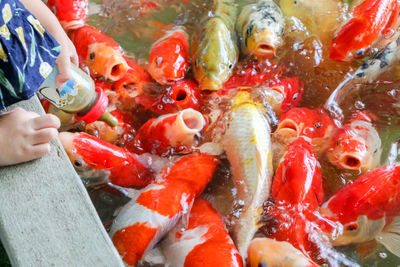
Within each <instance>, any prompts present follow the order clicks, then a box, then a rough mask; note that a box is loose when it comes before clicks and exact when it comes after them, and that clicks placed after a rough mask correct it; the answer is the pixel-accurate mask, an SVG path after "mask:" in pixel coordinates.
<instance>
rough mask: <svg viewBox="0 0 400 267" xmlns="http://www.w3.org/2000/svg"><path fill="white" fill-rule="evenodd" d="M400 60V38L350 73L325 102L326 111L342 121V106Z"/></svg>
mask: <svg viewBox="0 0 400 267" xmlns="http://www.w3.org/2000/svg"><path fill="white" fill-rule="evenodd" d="M399 59H400V37H399V38H397V39H396V40H395V41H393V42H391V43H390V44H389V45H387V46H386V48H385V49H384V50H383V51H382V52H380V53H378V54H376V55H374V56H373V57H372V58H371V59H369V60H367V61H366V62H365V63H364V64H362V65H361V67H359V68H358V69H357V70H356V71H355V72H349V73H347V74H346V75H345V78H344V80H343V81H342V82H341V83H340V84H339V85H338V86H337V87H336V89H335V90H334V91H333V92H332V94H331V95H330V96H329V98H328V100H327V101H326V102H325V105H324V107H325V109H326V110H328V111H329V112H330V114H331V115H332V116H334V118H335V119H339V120H340V119H342V117H343V115H342V114H343V112H342V110H341V108H340V106H339V105H340V104H341V103H343V101H344V100H345V99H346V98H348V97H351V96H352V95H353V94H354V93H356V92H358V91H359V90H360V89H361V88H362V85H363V84H366V83H369V82H373V81H374V80H376V78H378V77H379V75H381V74H382V73H384V72H386V71H388V70H389V69H390V68H392V67H393V66H394V63H395V62H396V61H398V60H399Z"/></svg>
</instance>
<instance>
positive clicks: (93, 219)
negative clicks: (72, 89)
mask: <svg viewBox="0 0 400 267" xmlns="http://www.w3.org/2000/svg"><path fill="white" fill-rule="evenodd" d="M16 106H20V107H22V108H25V109H27V110H31V111H35V112H37V113H39V114H44V111H43V109H42V107H41V105H40V102H39V100H38V98H37V97H36V96H35V97H33V98H31V99H30V100H28V101H23V102H20V103H19V104H18V105H16ZM11 108H12V107H11ZM5 149H8V148H7V147H3V148H1V150H3V151H4V150H5ZM0 237H1V241H2V242H3V244H4V247H5V249H6V251H7V254H8V256H9V258H10V260H11V263H12V265H13V266H57V267H58V266H69V267H70V266H107V267H112V266H123V263H122V261H121V259H120V257H119V255H118V253H117V251H116V250H115V248H114V246H113V244H112V242H111V240H110V239H109V237H108V234H107V233H106V231H105V230H104V227H103V226H102V224H101V222H100V219H99V217H98V216H97V213H96V210H95V208H94V207H93V205H92V203H91V201H90V198H89V196H88V194H87V192H86V189H85V188H84V186H83V184H82V182H81V181H80V178H79V177H78V175H77V174H76V172H75V170H74V169H73V167H72V165H71V163H70V162H69V160H68V157H67V155H66V153H65V151H64V149H63V148H62V146H61V144H60V142H59V140H57V141H56V142H53V144H52V151H51V153H50V154H49V155H47V156H45V157H43V158H41V159H39V160H34V161H32V162H28V163H25V164H20V165H16V166H10V167H4V168H0Z"/></svg>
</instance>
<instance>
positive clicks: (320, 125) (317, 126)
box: [314, 121, 322, 129]
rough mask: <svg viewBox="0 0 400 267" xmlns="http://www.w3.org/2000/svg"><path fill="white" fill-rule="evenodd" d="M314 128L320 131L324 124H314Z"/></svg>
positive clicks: (318, 122)
mask: <svg viewBox="0 0 400 267" xmlns="http://www.w3.org/2000/svg"><path fill="white" fill-rule="evenodd" d="M314 127H315V128H316V129H319V128H321V127H322V123H321V122H320V121H317V122H316V123H314Z"/></svg>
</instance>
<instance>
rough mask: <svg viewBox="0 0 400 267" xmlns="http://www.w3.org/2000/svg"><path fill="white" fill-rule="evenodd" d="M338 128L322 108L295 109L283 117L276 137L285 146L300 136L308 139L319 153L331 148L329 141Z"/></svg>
mask: <svg viewBox="0 0 400 267" xmlns="http://www.w3.org/2000/svg"><path fill="white" fill-rule="evenodd" d="M336 128H337V126H336V125H335V124H334V122H333V120H332V119H331V118H330V117H329V116H328V114H327V113H326V112H325V111H324V110H323V109H322V108H317V109H308V108H297V107H295V108H292V109H290V110H289V111H287V112H285V113H284V114H283V115H282V117H281V121H280V122H279V124H278V128H277V129H276V131H275V133H274V135H275V137H276V138H277V139H278V140H280V141H281V142H282V143H284V144H289V143H290V142H292V141H293V140H294V139H295V138H297V137H298V136H304V137H308V138H310V139H311V143H312V144H313V145H314V147H315V148H316V149H318V152H322V151H323V150H325V149H327V146H329V144H330V143H329V140H330V138H331V136H332V134H333V133H334V132H335V131H336ZM316 152H317V151H316Z"/></svg>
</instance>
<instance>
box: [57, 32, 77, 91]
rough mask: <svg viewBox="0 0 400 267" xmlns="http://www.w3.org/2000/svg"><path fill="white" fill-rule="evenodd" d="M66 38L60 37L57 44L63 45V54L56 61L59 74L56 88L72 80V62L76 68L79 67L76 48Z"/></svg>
mask: <svg viewBox="0 0 400 267" xmlns="http://www.w3.org/2000/svg"><path fill="white" fill-rule="evenodd" d="M63 33H64V35H65V36H60V37H59V39H60V40H58V39H57V42H58V43H59V44H60V45H61V53H60V55H59V56H58V58H57V60H56V64H57V66H58V71H59V74H58V76H57V78H56V86H58V87H60V86H61V85H62V84H63V83H65V82H66V81H68V80H69V79H70V78H71V62H72V63H74V64H75V65H76V66H78V65H79V60H78V55H77V54H76V50H75V46H74V45H73V43H72V42H71V40H70V39H69V38H68V37H67V35H66V34H65V32H64V31H63Z"/></svg>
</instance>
